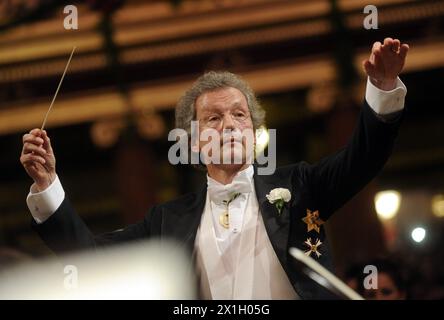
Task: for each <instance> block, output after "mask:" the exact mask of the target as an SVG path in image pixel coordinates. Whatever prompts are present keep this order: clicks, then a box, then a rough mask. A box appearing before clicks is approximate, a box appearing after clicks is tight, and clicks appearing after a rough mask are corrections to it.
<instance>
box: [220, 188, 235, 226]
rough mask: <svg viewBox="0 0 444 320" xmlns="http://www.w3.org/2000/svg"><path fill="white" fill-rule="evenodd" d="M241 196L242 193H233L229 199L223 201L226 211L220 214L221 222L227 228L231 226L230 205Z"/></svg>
mask: <svg viewBox="0 0 444 320" xmlns="http://www.w3.org/2000/svg"><path fill="white" fill-rule="evenodd" d="M239 196H240V193H239V192H238V193H233V194H232V195H231V197H230V199H228V200H224V201H222V203H223V204H224V205H225V208H226V209H225V211H224V212H223V213H222V214H221V215H220V216H219V223H220V225H221V226H222V227H224V228H225V229H228V228H230V212H229V210H228V206H229V205H230V203H231V201H233V200H234V199H236V198H237V197H239Z"/></svg>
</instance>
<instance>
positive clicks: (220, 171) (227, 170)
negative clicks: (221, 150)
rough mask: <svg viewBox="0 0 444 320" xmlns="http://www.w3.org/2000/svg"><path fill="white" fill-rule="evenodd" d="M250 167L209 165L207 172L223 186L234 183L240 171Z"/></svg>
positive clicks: (246, 165)
mask: <svg viewBox="0 0 444 320" xmlns="http://www.w3.org/2000/svg"><path fill="white" fill-rule="evenodd" d="M248 166H249V164H248V163H244V164H230V165H223V164H218V165H214V164H209V165H207V171H208V175H209V176H210V177H211V178H212V179H214V180H216V181H217V182H219V183H222V184H229V183H231V182H233V179H234V177H235V176H236V174H237V173H238V172H239V171H242V170H244V169H246V168H248Z"/></svg>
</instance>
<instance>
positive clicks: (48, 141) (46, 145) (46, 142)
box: [42, 130, 53, 154]
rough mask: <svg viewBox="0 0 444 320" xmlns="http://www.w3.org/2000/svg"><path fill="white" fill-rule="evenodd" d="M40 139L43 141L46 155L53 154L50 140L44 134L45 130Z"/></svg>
mask: <svg viewBox="0 0 444 320" xmlns="http://www.w3.org/2000/svg"><path fill="white" fill-rule="evenodd" d="M42 138H43V140H44V142H43V148H45V150H47V151H48V153H50V154H53V151H52V146H51V140H50V139H49V137H48V134H47V133H46V130H43V135H42Z"/></svg>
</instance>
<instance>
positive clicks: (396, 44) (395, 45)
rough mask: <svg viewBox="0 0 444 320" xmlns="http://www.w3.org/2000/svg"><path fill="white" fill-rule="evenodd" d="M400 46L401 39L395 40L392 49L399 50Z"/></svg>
mask: <svg viewBox="0 0 444 320" xmlns="http://www.w3.org/2000/svg"><path fill="white" fill-rule="evenodd" d="M400 46H401V41H399V40H398V39H395V40H393V45H392V49H393V51H394V52H398V51H399V47H400Z"/></svg>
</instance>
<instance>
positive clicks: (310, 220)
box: [302, 209, 324, 233]
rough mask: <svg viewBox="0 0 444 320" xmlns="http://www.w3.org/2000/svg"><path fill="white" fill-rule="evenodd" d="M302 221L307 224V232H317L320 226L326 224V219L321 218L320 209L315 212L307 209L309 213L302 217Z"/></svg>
mask: <svg viewBox="0 0 444 320" xmlns="http://www.w3.org/2000/svg"><path fill="white" fill-rule="evenodd" d="M302 221H304V223H306V224H307V232H310V231H311V230H315V231H316V232H317V233H319V231H320V229H319V227H320V226H321V225H322V224H324V221H323V220H322V219H321V218H319V211H318V210H316V211H315V212H311V211H310V210H309V209H307V215H306V216H305V217H304V218H302Z"/></svg>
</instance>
